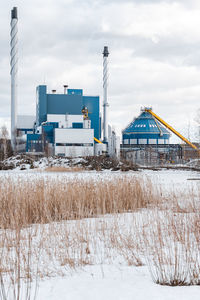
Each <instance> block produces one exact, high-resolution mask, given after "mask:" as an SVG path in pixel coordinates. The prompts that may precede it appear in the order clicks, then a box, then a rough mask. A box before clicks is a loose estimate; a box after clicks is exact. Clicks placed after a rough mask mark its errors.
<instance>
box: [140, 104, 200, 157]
mask: <svg viewBox="0 0 200 300" xmlns="http://www.w3.org/2000/svg"><path fill="white" fill-rule="evenodd" d="M144 111H146V112H148V113H150V114H151V115H152V116H153V117H154V118H155V119H156V120H158V121H159V122H160V123H161V124H163V125H164V126H165V127H166V128H168V129H169V130H170V131H172V132H173V133H174V134H176V135H177V136H178V137H179V138H180V139H181V140H182V141H184V142H185V143H186V144H188V145H189V146H190V147H192V148H193V149H195V150H197V151H200V149H198V148H197V147H196V146H195V145H194V144H192V143H191V142H190V141H188V140H187V139H186V138H185V137H184V136H182V135H181V134H180V133H179V132H178V131H176V130H175V129H174V128H173V127H172V126H170V125H169V124H168V123H166V122H165V121H164V120H163V119H161V118H160V117H159V116H157V115H156V114H155V113H154V112H153V111H152V109H151V108H145V109H144Z"/></svg>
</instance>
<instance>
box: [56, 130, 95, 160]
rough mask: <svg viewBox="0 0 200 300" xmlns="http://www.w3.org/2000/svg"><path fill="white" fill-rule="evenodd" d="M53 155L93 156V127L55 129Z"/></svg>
mask: <svg viewBox="0 0 200 300" xmlns="http://www.w3.org/2000/svg"><path fill="white" fill-rule="evenodd" d="M55 155H65V156H72V157H75V156H93V155H94V129H77V128H76V129H74V128H73V129H72V128H56V129H55Z"/></svg>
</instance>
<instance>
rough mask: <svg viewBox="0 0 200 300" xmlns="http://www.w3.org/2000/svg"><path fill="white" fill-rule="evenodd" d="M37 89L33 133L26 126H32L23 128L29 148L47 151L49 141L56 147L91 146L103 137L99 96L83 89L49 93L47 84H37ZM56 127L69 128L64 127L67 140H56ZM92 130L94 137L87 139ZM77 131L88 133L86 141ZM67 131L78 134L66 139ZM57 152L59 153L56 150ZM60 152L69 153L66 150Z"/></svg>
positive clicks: (64, 136)
mask: <svg viewBox="0 0 200 300" xmlns="http://www.w3.org/2000/svg"><path fill="white" fill-rule="evenodd" d="M36 91H37V102H36V120H35V124H34V126H33V129H32V132H31V133H28V132H27V130H29V131H30V130H31V129H30V128H29V129H27V128H25V129H26V132H25V131H24V133H25V134H26V152H32V151H34V152H44V147H45V145H47V144H48V145H51V147H52V148H54V150H55V146H59V147H61V146H62V147H64V146H65V147H76V148H77V147H79V150H80V146H82V147H87V150H88V149H89V148H88V147H89V146H92V147H93V146H94V138H96V139H97V140H99V139H100V138H101V117H100V107H99V96H85V95H83V90H82V89H67V90H66V89H65V90H64V93H63V94H58V93H56V91H55V90H53V91H52V93H47V86H46V85H40V86H38V87H37V90H36ZM57 129H66V130H65V131H62V136H63V139H64V140H65V141H64V140H63V141H60V138H58V139H59V142H58V143H57V142H56V138H55V132H56V130H57ZM67 129H76V132H75V131H69V130H68V131H67ZM81 130H82V131H81ZM91 130H92V131H91ZM57 132H58V131H57ZM91 132H93V135H92V136H93V138H92V141H91V138H90V140H88V141H87V139H88V134H89V135H90V136H91ZM60 133H61V131H60ZM60 133H58V135H59V134H60ZM77 133H78V134H79V137H80V136H81V135H82V133H84V134H86V133H87V134H86V135H85V143H83V142H81V143H79V142H78V141H79V140H80V139H79V138H78V137H76V135H77ZM67 135H68V136H74V137H76V140H73V141H72V138H71V139H70V141H67V140H66V136H67ZM59 149H61V148H59ZM59 151H60V150H59ZM62 151H63V150H62ZM62 151H61V152H62ZM88 151H89V150H88ZM92 151H93V152H92ZM92 151H89V152H90V153H91V155H92V154H93V153H94V149H93V150H92ZM79 152H80V151H79ZM54 154H56V153H55V151H54ZM57 154H60V155H66V151H65V152H63V153H57Z"/></svg>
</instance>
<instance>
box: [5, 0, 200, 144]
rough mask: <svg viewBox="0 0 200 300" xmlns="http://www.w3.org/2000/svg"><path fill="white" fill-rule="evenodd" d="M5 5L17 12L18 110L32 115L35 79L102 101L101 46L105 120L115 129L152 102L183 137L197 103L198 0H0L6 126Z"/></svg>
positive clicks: (199, 65)
mask: <svg viewBox="0 0 200 300" xmlns="http://www.w3.org/2000/svg"><path fill="white" fill-rule="evenodd" d="M13 6H17V7H18V15H19V22H18V27H19V100H18V113H19V114H35V90H36V86H37V85H39V84H47V86H48V90H49V91H51V90H52V89H57V91H58V92H62V91H63V84H68V85H69V87H70V88H82V89H83V90H84V94H87V95H100V99H101V104H102V51H103V46H104V45H107V46H108V47H109V51H110V56H109V90H108V92H109V97H108V99H109V103H110V107H109V121H110V123H111V124H112V125H113V126H114V128H115V129H116V130H117V132H118V133H119V134H121V130H122V129H123V128H124V127H126V125H127V124H128V123H129V122H130V121H131V120H132V119H133V118H134V117H136V116H138V115H139V113H140V108H141V106H152V107H153V110H154V112H155V113H157V114H158V115H160V116H161V117H162V118H163V119H165V120H166V121H167V122H168V123H170V124H171V125H172V126H174V127H175V128H176V129H177V130H179V131H180V132H181V133H182V134H185V135H186V137H188V132H190V131H193V129H194V127H195V123H194V121H193V120H194V118H195V115H196V112H197V109H198V108H200V101H199V100H200V1H199V0H180V1H178V0H177V1H173V0H168V1H167V0H166V1H160V0H131V1H128V0H127V1H126V0H42V1H41V0H20V1H18V0H16V1H10V0H7V1H3V0H1V2H0V28H1V30H0V108H1V109H0V125H2V124H6V125H7V126H8V127H9V128H10V74H9V72H10V65H9V62H10V57H9V52H10V46H9V43H10V36H9V34H10V11H11V9H12V7H13ZM189 128H191V130H188V129H189ZM190 135H191V136H192V132H191V133H190ZM172 141H177V140H176V139H172Z"/></svg>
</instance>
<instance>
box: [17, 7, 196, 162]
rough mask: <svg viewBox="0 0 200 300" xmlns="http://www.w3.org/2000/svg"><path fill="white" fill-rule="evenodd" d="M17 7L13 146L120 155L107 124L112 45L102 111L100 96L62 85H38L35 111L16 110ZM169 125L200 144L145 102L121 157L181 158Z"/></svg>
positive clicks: (142, 159)
mask: <svg viewBox="0 0 200 300" xmlns="http://www.w3.org/2000/svg"><path fill="white" fill-rule="evenodd" d="M17 25H18V12H17V8H16V7H14V8H13V9H12V11H11V145H12V149H13V150H14V152H15V153H16V152H26V153H29V154H35V155H36V154H38V155H43V154H46V155H58V156H70V157H79V156H93V155H102V154H104V155H109V156H112V157H117V158H119V157H120V138H119V137H118V136H116V133H115V131H114V130H112V128H111V126H110V125H109V124H108V107H109V103H108V56H109V51H108V47H107V46H105V47H104V49H103V53H102V54H103V103H102V104H103V105H102V106H103V116H101V113H100V107H101V105H100V98H99V96H86V95H84V93H83V90H82V89H71V88H70V89H69V88H68V86H67V85H64V86H63V88H64V89H63V93H61V94H58V93H57V92H56V90H51V92H48V91H47V86H46V85H40V86H38V87H37V89H36V94H37V99H36V114H35V116H19V115H18V113H17V94H18V93H17V83H18V82H17V79H18V78H17V74H18V28H17ZM168 130H170V131H171V132H173V133H174V134H176V135H177V136H178V137H179V138H180V139H181V140H182V141H184V142H185V143H186V144H187V145H188V146H189V147H190V148H192V149H195V150H197V151H196V152H195V153H197V152H198V154H199V150H198V148H197V146H196V145H194V144H192V143H191V142H190V141H188V140H187V139H186V138H185V137H183V136H182V135H181V134H180V133H178V132H177V131H176V130H175V129H174V128H172V127H171V126H170V125H169V124H167V123H166V122H165V121H164V120H162V119H161V118H160V117H159V116H157V115H156V114H155V113H154V112H153V111H152V108H148V107H145V108H143V109H142V110H141V114H140V115H139V116H138V117H137V118H135V119H134V120H133V121H132V122H131V123H130V124H129V125H128V126H127V127H126V128H125V129H124V130H123V131H122V144H121V154H122V157H123V158H125V159H127V160H131V161H132V162H135V163H145V164H148V163H150V164H155V163H157V162H158V163H160V162H161V161H169V162H172V161H173V162H179V161H180V160H181V159H182V154H183V151H182V147H181V145H179V144H170V142H169V139H170V132H169V131H168Z"/></svg>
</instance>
